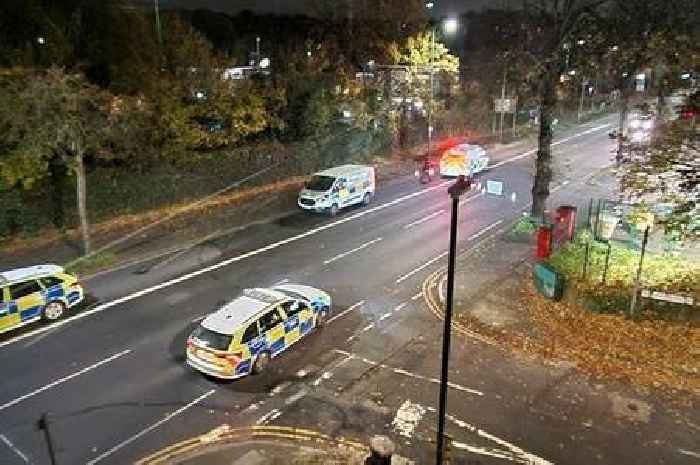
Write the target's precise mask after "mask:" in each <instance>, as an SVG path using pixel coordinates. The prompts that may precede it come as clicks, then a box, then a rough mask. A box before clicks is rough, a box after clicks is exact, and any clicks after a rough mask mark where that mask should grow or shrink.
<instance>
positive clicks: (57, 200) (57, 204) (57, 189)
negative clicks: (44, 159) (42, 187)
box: [49, 155, 67, 230]
mask: <svg viewBox="0 0 700 465" xmlns="http://www.w3.org/2000/svg"><path fill="white" fill-rule="evenodd" d="M66 171H67V170H66V165H65V163H64V162H63V160H62V159H61V157H60V155H54V156H53V157H51V160H49V198H50V201H51V222H52V223H53V225H54V227H56V228H57V229H61V230H62V229H63V227H64V226H65V209H64V204H63V181H64V180H65V179H66V174H67V173H66Z"/></svg>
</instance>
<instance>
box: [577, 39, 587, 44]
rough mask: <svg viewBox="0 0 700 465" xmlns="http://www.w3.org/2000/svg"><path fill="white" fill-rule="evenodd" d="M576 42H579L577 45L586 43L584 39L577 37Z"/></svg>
mask: <svg viewBox="0 0 700 465" xmlns="http://www.w3.org/2000/svg"><path fill="white" fill-rule="evenodd" d="M576 43H577V44H579V45H583V44H585V43H586V41H585V40H583V39H579V40H578V41H577V42H576Z"/></svg>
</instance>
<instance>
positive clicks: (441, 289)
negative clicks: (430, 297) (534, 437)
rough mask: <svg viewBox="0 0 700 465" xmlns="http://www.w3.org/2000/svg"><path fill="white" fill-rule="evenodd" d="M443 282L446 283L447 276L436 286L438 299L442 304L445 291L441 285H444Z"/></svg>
mask: <svg viewBox="0 0 700 465" xmlns="http://www.w3.org/2000/svg"><path fill="white" fill-rule="evenodd" d="M445 281H447V275H445V277H444V278H442V279H441V280H440V282H439V283H438V284H437V288H438V298H439V299H440V302H442V303H444V302H445V291H444V289H445V287H444V286H443V285H442V283H444V282H445Z"/></svg>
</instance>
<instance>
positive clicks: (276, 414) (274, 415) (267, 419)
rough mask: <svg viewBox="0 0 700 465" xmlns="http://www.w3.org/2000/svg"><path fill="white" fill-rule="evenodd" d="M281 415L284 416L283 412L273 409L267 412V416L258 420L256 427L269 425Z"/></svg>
mask: <svg viewBox="0 0 700 465" xmlns="http://www.w3.org/2000/svg"><path fill="white" fill-rule="evenodd" d="M280 415H282V412H281V411H280V410H279V409H276V408H273V409H272V410H270V411H269V412H267V413H266V414H265V415H263V416H261V417H260V418H258V421H256V422H255V424H256V425H266V424H267V423H269V422H271V421H274V420H275V419H276V418H278V417H279V416H280Z"/></svg>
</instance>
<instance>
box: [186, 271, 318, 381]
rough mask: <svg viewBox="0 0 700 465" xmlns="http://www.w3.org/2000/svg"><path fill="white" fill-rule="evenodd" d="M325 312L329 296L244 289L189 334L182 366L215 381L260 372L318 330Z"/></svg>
mask: <svg viewBox="0 0 700 465" xmlns="http://www.w3.org/2000/svg"><path fill="white" fill-rule="evenodd" d="M330 312H331V297H330V295H328V293H326V292H324V291H322V290H320V289H316V288H313V287H310V286H303V285H298V284H296V285H295V284H285V285H281V286H275V287H273V288H255V289H246V290H245V291H243V295H241V296H239V297H237V298H236V299H234V300H232V301H231V302H229V303H227V304H225V305H224V306H223V307H221V308H220V309H219V310H217V311H216V312H214V313H212V314H210V315H209V316H207V317H206V318H205V319H204V320H202V322H201V324H200V325H199V326H198V327H197V328H196V329H195V330H194V331H193V332H192V334H191V335H190V337H189V339H188V340H187V364H188V365H189V366H191V367H192V368H194V369H195V370H198V371H200V372H202V373H205V374H207V375H209V376H213V377H215V378H220V379H235V378H240V377H242V376H246V375H248V374H251V373H253V374H256V373H260V372H262V371H264V370H265V368H266V367H267V365H268V363H269V362H270V359H272V358H274V357H276V356H277V355H279V354H281V353H282V352H284V351H285V350H287V349H288V348H289V347H291V346H292V345H293V344H294V343H295V342H297V341H299V340H300V339H302V338H304V337H305V336H306V335H308V334H309V333H311V331H312V330H313V329H315V328H318V327H320V326H322V325H323V323H324V322H325V320H326V318H327V317H328V315H329V314H330Z"/></svg>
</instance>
